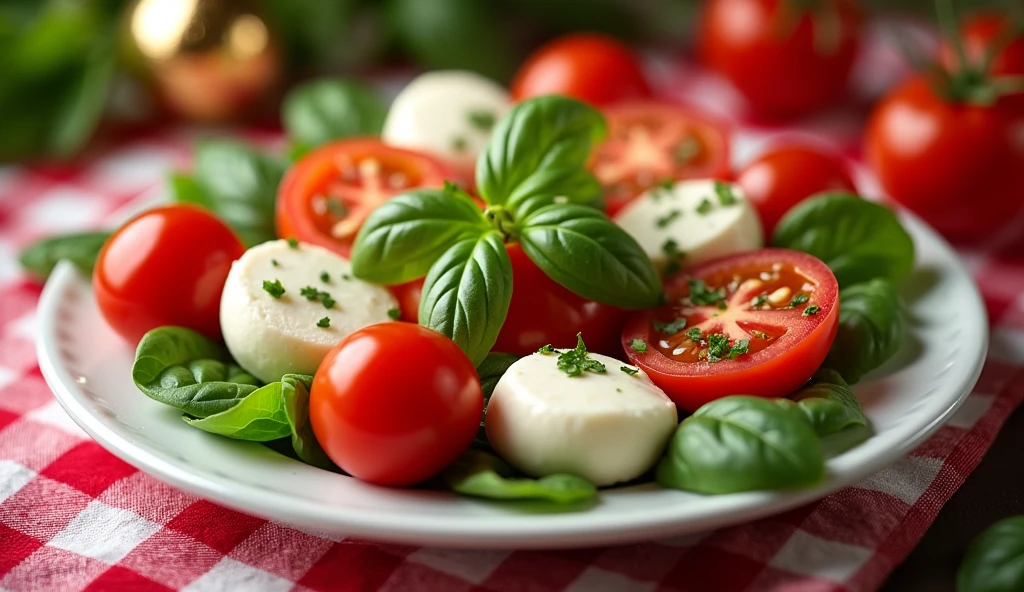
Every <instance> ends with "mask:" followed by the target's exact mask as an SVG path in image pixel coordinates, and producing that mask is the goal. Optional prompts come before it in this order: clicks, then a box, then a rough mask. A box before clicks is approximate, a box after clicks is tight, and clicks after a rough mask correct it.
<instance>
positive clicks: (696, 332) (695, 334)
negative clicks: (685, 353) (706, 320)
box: [686, 327, 704, 341]
mask: <svg viewBox="0 0 1024 592" xmlns="http://www.w3.org/2000/svg"><path fill="white" fill-rule="evenodd" d="M686 336H687V337H689V338H690V341H700V340H702V339H704V334H703V333H701V332H700V329H698V328H697V327H690V330H689V331H687V332H686Z"/></svg>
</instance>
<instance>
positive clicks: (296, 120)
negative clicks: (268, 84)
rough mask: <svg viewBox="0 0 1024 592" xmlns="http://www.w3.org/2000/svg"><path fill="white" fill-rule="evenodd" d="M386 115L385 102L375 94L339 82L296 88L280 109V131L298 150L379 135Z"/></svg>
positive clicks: (360, 86)
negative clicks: (286, 134) (281, 129)
mask: <svg viewBox="0 0 1024 592" xmlns="http://www.w3.org/2000/svg"><path fill="white" fill-rule="evenodd" d="M386 115H387V103H385V102H384V99H383V98H382V97H381V96H380V95H379V94H378V93H377V91H375V90H374V89H372V88H370V87H369V86H366V85H365V84H362V83H359V82H356V81H353V80H343V79H322V80H316V81H313V82H308V83H306V84H303V85H300V86H298V87H296V88H295V89H294V90H292V91H291V92H290V93H288V96H287V97H286V98H285V100H284V104H283V105H282V107H281V120H282V123H283V124H284V129H285V131H286V132H287V133H288V138H289V139H290V140H291V141H292V143H293V144H294V145H295V146H296V147H297V148H298V149H299V151H306V150H309V149H311V148H316V147H317V146H320V145H321V144H326V143H327V142H330V141H331V140H337V139H340V138H347V137H349V136H379V135H380V131H381V128H383V127H384V117H385V116H386Z"/></svg>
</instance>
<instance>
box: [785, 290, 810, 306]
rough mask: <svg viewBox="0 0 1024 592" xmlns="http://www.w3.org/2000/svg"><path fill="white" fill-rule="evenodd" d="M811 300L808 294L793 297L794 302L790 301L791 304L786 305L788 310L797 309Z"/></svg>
mask: <svg viewBox="0 0 1024 592" xmlns="http://www.w3.org/2000/svg"><path fill="white" fill-rule="evenodd" d="M810 299H811V297H810V296H808V295H807V294H803V293H801V294H797V295H796V296H794V297H793V299H792V300H790V301H789V304H788V305H786V308H796V307H797V306H800V305H801V304H803V303H804V302H807V301H808V300H810Z"/></svg>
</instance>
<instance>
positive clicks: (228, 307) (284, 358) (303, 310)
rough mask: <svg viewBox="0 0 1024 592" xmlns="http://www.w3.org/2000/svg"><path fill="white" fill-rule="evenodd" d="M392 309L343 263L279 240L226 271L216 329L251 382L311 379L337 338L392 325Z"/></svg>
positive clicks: (392, 303) (390, 300)
mask: <svg viewBox="0 0 1024 592" xmlns="http://www.w3.org/2000/svg"><path fill="white" fill-rule="evenodd" d="M321 275H323V277H321ZM325 279H326V280H327V281H324V280H325ZM264 282H271V283H274V282H280V285H281V287H282V288H283V289H284V293H283V294H280V296H278V297H275V296H274V294H272V293H271V292H274V289H273V287H271V289H270V290H269V291H268V289H266V288H265V287H264ZM303 288H309V289H310V290H314V291H316V292H320V293H326V294H327V295H329V297H323V296H318V297H314V298H313V299H309V298H307V297H304V296H302V294H301V292H302V289H303ZM330 299H333V300H334V302H333V303H330V302H327V303H328V304H332V306H331V307H330V308H327V307H326V306H325V302H324V300H330ZM397 308H398V302H397V301H396V300H395V298H394V297H393V296H392V295H391V293H390V292H388V291H387V290H386V289H385V288H383V287H381V286H377V285H374V284H370V283H367V282H364V281H362V280H359V279H356V278H355V277H353V276H352V267H351V265H349V262H348V261H346V260H345V259H342V258H341V257H339V256H338V255H336V254H334V253H332V252H331V251H328V250H327V249H324V248H322V247H318V246H315V245H309V244H304V243H303V244H299V245H298V246H295V247H292V246H290V245H289V244H288V242H287V241H284V240H278V241H271V242H267V243H263V244H261V245H257V246H255V247H253V248H251V249H249V250H248V251H246V252H245V254H244V255H242V257H241V259H239V260H238V261H235V262H234V264H233V265H232V266H231V272H230V273H229V274H228V279H227V282H226V283H225V284H224V292H223V293H222V295H221V300H220V325H221V330H222V332H223V334H224V342H225V344H226V345H227V347H228V351H230V352H231V355H232V356H233V357H234V358H235V361H237V362H238V364H239V365H240V366H241V367H243V368H245V369H246V370H247V371H249V372H250V373H251V374H252V375H253V376H255V377H256V378H259V379H260V380H262V381H264V382H273V381H276V380H280V379H281V376H282V375H284V374H288V373H296V374H313V373H315V372H316V369H317V367H318V366H319V365H320V362H321V361H322V360H323V359H324V356H326V355H327V352H329V351H330V350H331V348H333V347H334V346H335V345H336V344H337V343H338V342H339V341H341V340H342V338H344V337H345V336H346V335H348V334H349V333H352V332H353V331H355V330H357V329H361V328H363V327H365V326H367V325H372V324H375V323H380V322H384V321H388V320H390V318H391V317H390V316H389V314H388V311H390V310H392V309H397ZM325 318H326V319H327V321H323V319H325ZM318 323H319V324H318ZM322 324H326V325H327V326H320V325H322Z"/></svg>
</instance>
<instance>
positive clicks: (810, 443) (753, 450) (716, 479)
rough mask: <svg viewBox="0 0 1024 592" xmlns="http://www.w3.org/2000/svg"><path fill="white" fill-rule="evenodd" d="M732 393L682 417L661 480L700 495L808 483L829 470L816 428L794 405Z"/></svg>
mask: <svg viewBox="0 0 1024 592" xmlns="http://www.w3.org/2000/svg"><path fill="white" fill-rule="evenodd" d="M788 407H789V408H787V406H783V405H779V404H777V403H776V402H775V401H773V400H770V399H761V398H759V397H746V396H732V397H725V398H722V399H718V400H716V401H712V402H710V403H708V404H706V405H704V406H703V407H701V408H700V409H698V410H697V412H696V413H694V414H693V415H691V416H690V417H688V418H686V419H684V420H683V421H682V423H680V424H679V427H678V428H676V432H675V434H673V436H672V439H671V440H670V441H669V444H668V449H667V450H666V452H665V456H664V457H663V458H662V459H661V461H660V462H659V463H658V469H657V477H658V483H660V484H661V485H663V486H665V487H674V488H677V489H685V490H688V491H696V492H699V493H709V494H719V493H735V492H739V491H752V490H757V489H793V488H797V487H807V486H810V485H813V484H815V483H817V482H818V481H820V480H821V478H822V477H823V476H824V474H825V462H824V456H823V454H822V450H821V444H820V442H819V441H818V437H817V436H816V435H815V433H814V429H813V428H812V427H811V424H810V423H808V421H807V419H806V418H805V417H804V416H803V414H801V413H795V412H794V411H793V410H792V404H790V405H788Z"/></svg>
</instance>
